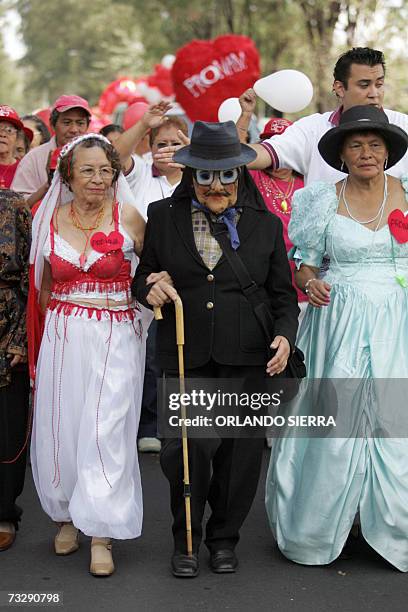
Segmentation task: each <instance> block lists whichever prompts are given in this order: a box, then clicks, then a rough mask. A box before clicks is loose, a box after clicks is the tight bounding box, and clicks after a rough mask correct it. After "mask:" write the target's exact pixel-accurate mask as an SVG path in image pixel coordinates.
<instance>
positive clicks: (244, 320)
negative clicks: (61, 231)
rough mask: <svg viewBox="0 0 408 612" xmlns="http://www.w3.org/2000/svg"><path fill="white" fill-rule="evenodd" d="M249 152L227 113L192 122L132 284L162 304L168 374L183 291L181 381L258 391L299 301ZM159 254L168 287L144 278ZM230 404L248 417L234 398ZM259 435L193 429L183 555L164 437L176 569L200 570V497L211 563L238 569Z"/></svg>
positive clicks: (293, 325) (179, 503) (180, 572)
mask: <svg viewBox="0 0 408 612" xmlns="http://www.w3.org/2000/svg"><path fill="white" fill-rule="evenodd" d="M254 156H255V154H254V152H253V151H252V150H251V149H250V147H248V146H246V145H245V144H241V143H240V142H239V137H238V133H237V130H236V127H235V124H234V123H233V122H232V121H228V122H226V123H204V122H201V121H197V122H196V123H195V125H194V128H193V132H192V138H191V144H190V145H189V146H186V147H183V148H182V149H179V151H178V152H177V153H176V155H175V161H176V162H178V163H180V164H183V165H184V166H186V168H185V170H184V173H183V178H182V180H181V183H180V185H179V187H178V188H177V189H176V190H175V192H174V193H173V195H172V196H171V197H169V198H166V199H163V200H160V201H158V202H154V203H152V204H150V206H149V209H148V216H149V218H148V223H147V226H146V234H145V244H144V249H143V253H142V255H141V260H140V264H139V266H138V269H137V273H136V278H135V281H134V287H133V290H134V292H135V294H136V295H137V297H138V299H139V300H140V302H141V303H142V304H144V305H146V306H148V307H150V308H152V307H153V306H160V307H161V306H163V317H164V318H163V320H162V321H159V322H158V330H157V353H156V355H157V360H158V363H159V366H160V367H161V369H162V370H163V372H164V375H165V377H166V378H169V377H176V376H177V373H178V361H177V346H176V338H175V315H174V308H173V306H172V305H169V304H168V302H170V301H171V300H174V299H175V298H176V297H177V296H178V295H179V296H180V297H181V300H182V302H183V305H184V321H185V345H184V351H185V368H186V371H185V374H186V377H187V378H200V379H205V378H206V379H231V378H234V379H239V381H238V385H239V387H240V389H245V390H247V391H248V390H250V391H262V390H263V389H264V384H265V380H266V379H267V378H268V375H269V376H272V375H274V374H277V373H280V372H282V371H283V370H284V368H285V367H286V363H287V359H288V357H289V354H290V351H291V347H293V345H294V340H295V337H296V331H297V315H298V306H297V299H296V293H295V291H294V289H293V287H292V284H291V277H290V269H289V264H288V260H287V256H286V250H285V245H284V241H283V235H282V225H281V222H280V220H279V219H278V218H277V217H275V216H274V215H272V214H271V213H270V212H269V211H268V210H267V209H266V207H265V205H264V202H263V200H262V198H261V196H260V194H259V192H258V191H257V189H256V188H255V186H254V184H253V182H252V180H251V179H250V176H249V173H248V171H247V169H246V166H245V165H246V164H247V163H248V162H250V161H251V160H252V159H253V158H254ZM219 232H222V233H224V236H225V240H226V242H227V244H228V245H230V248H231V249H232V250H234V251H235V252H236V253H238V254H239V255H240V257H241V260H242V261H243V262H244V263H245V265H246V266H247V268H248V271H249V274H250V275H251V277H252V278H253V279H254V281H255V283H257V285H258V286H259V287H261V288H262V290H263V291H264V293H265V295H266V296H267V300H268V309H269V311H270V314H271V315H273V317H274V335H273V337H274V340H273V343H272V347H273V349H276V354H275V355H274V357H273V358H270V355H268V348H269V347H268V346H267V343H266V340H265V337H264V335H263V333H262V330H261V327H260V325H259V323H258V320H257V318H256V316H255V314H254V311H253V310H252V306H251V304H250V302H249V300H248V299H247V298H246V297H245V295H244V293H243V291H242V289H241V285H240V283H239V282H238V279H237V277H236V276H235V273H234V272H233V270H232V268H231V266H230V264H229V261H228V260H227V259H226V258H225V257H223V256H222V255H223V249H224V246H223V247H222V248H221V246H220V244H219V242H218V240H217V239H216V238H215V237H214V236H215V234H217V235H218V234H219ZM213 234H214V235H213ZM159 262H160V266H164V268H165V269H166V270H167V271H168V273H169V274H170V276H171V278H172V281H173V283H174V287H173V286H172V285H171V284H169V283H167V282H164V281H158V282H156V283H153V284H149V285H146V278H147V277H148V276H149V274H150V273H151V272H155V271H158V267H157V266H158V264H159ZM203 384H204V381H203ZM215 409H217V406H216V407H215ZM233 410H234V411H235V414H238V413H239V411H240V410H241V411H242V410H243V411H244V412H246V413H252V414H253V411H252V410H251V409H250V408H249V407H247V408H242V406H240V405H239V404H237V405H235V406H233ZM258 434H259V435H258V436H257V435H255V434H254V432H250V433H248V431H247V432H246V434H245V433H243V432H242V430H241V432H239V433H237V432H236V430H235V431H230V433H229V437H223V435H224V434H221V435H215V436H214V435H213V436H212V437H207V438H204V437H198V438H196V437H191V438H189V459H190V476H191V483H192V484H191V515H192V517H191V518H192V543H193V553H194V554H193V556H192V557H191V556H188V555H186V543H185V542H186V535H185V511H184V498H183V474H182V465H183V464H182V452H181V440H180V438H175V437H173V438H170V437H168V438H166V439H165V440H164V441H163V447H162V452H161V457H160V459H161V465H162V469H163V472H164V474H165V475H166V477H167V479H168V481H169V485H170V493H171V510H172V514H173V537H174V554H173V557H172V571H173V574H174V575H175V576H177V577H194V576H196V575H197V574H198V571H199V566H198V549H199V546H200V544H201V540H202V519H203V514H204V509H205V505H206V502H207V501H208V503H209V505H210V507H211V511H212V514H211V517H210V519H209V520H208V522H207V525H206V537H205V544H206V546H207V548H208V549H209V552H210V567H211V569H212V571H213V572H216V573H229V572H234V571H235V570H236V568H237V564H238V561H237V558H236V555H235V552H234V549H235V546H236V544H237V542H238V540H239V530H240V528H241V526H242V523H243V522H244V520H245V518H246V516H247V515H248V512H249V510H250V508H251V505H252V501H253V499H254V496H255V492H256V488H257V483H258V479H259V473H260V468H261V458H262V449H263V445H264V432H262V433H261V432H258ZM244 435H247V437H244Z"/></svg>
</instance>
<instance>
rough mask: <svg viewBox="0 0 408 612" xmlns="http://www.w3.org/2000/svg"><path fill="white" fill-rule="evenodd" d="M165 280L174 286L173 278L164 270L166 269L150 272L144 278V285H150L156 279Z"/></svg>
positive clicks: (155, 281)
mask: <svg viewBox="0 0 408 612" xmlns="http://www.w3.org/2000/svg"><path fill="white" fill-rule="evenodd" d="M161 280H163V281H166V283H168V284H169V285H171V286H172V287H174V283H173V279H172V278H171V276H170V274H169V273H168V272H166V270H162V271H161V272H151V273H150V274H149V276H148V277H147V278H146V285H150V283H157V281H161Z"/></svg>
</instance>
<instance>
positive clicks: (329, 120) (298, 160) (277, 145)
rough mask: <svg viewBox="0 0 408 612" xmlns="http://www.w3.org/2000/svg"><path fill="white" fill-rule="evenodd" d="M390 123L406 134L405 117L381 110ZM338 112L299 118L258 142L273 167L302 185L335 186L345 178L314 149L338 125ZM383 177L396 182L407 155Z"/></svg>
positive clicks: (407, 120)
mask: <svg viewBox="0 0 408 612" xmlns="http://www.w3.org/2000/svg"><path fill="white" fill-rule="evenodd" d="M384 112H385V113H386V114H387V116H388V119H389V121H390V123H393V124H394V125H398V126H399V127H400V128H402V129H403V130H405V131H406V132H408V115H405V114H404V113H398V112H397V111H393V110H388V109H384ZM339 118H340V111H339V109H337V111H334V112H328V113H323V114H320V113H315V114H314V115H309V116H308V117H303V118H302V119H299V120H298V121H295V123H294V124H293V125H291V126H289V127H288V128H287V129H286V130H285V132H284V133H283V134H281V135H277V136H272V138H268V139H266V140H264V141H263V142H262V144H263V145H264V146H265V148H266V149H267V151H268V152H269V154H270V156H271V158H272V165H273V167H275V168H277V167H279V168H291V169H292V170H296V171H297V172H299V173H300V174H302V175H303V176H304V179H305V185H308V184H309V183H312V182H314V181H325V182H327V183H336V182H337V181H340V180H341V179H342V178H344V177H345V176H346V175H345V174H343V172H339V171H338V170H335V169H334V168H332V167H331V166H329V165H328V164H326V162H325V161H324V160H323V158H322V157H321V155H320V153H319V149H318V148H317V144H318V142H319V140H320V138H321V137H322V136H323V134H325V133H326V132H327V131H328V130H330V129H331V128H333V127H335V126H336V125H338V121H339ZM387 173H388V174H390V175H391V176H395V177H397V178H399V177H400V176H401V175H402V174H407V173H408V153H406V154H405V155H404V157H403V158H402V159H401V160H400V161H399V162H398V164H395V166H393V167H392V168H390V170H389V171H388V170H387Z"/></svg>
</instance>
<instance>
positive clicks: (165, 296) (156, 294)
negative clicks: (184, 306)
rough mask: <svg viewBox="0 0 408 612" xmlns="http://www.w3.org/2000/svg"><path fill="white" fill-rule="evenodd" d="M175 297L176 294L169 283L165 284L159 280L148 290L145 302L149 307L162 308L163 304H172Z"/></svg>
mask: <svg viewBox="0 0 408 612" xmlns="http://www.w3.org/2000/svg"><path fill="white" fill-rule="evenodd" d="M177 297H178V293H177V291H176V290H175V289H174V287H172V285H170V283H167V282H166V281H164V280H159V281H157V282H155V283H154V285H153V287H152V288H151V289H150V291H149V293H148V294H147V297H146V300H147V302H148V303H149V304H150V306H163V304H168V303H169V302H174V300H175V299H177Z"/></svg>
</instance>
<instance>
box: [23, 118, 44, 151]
mask: <svg viewBox="0 0 408 612" xmlns="http://www.w3.org/2000/svg"><path fill="white" fill-rule="evenodd" d="M21 120H22V121H25V120H27V121H32V122H33V123H35V127H36V128H37V130H38V131H39V132H40V134H41V142H40V144H44V142H48V141H49V140H50V139H51V134H50V130H49V129H48V128H47V126H46V124H45V123H44V121H43V120H42V119H41V118H40V117H37V115H24V117H21Z"/></svg>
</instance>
